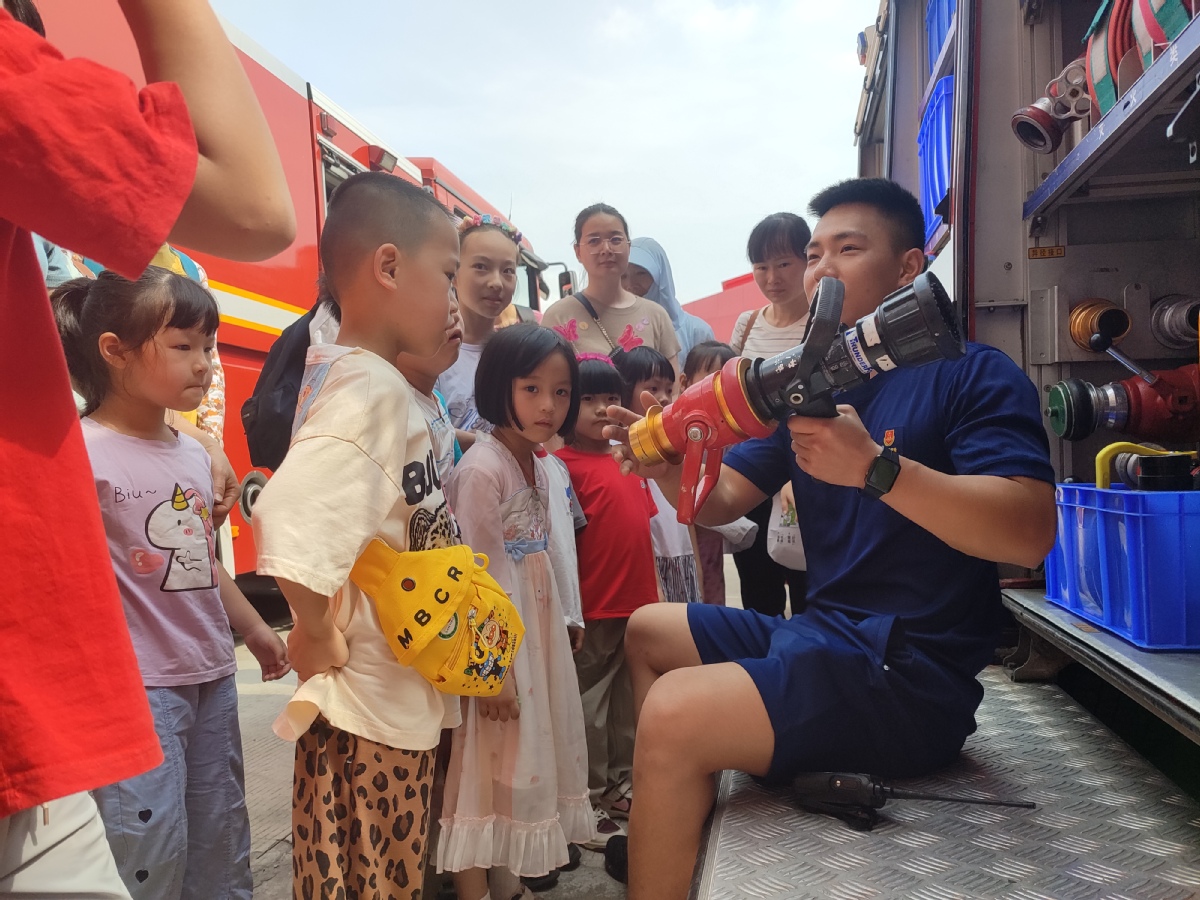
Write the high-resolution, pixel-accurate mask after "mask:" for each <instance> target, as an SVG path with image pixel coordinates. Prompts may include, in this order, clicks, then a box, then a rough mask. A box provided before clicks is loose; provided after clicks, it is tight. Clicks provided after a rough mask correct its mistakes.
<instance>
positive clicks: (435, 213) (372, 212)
mask: <svg viewBox="0 0 1200 900" xmlns="http://www.w3.org/2000/svg"><path fill="white" fill-rule="evenodd" d="M439 220H441V221H446V222H450V223H451V225H453V221H452V220H451V219H450V214H449V213H448V212H447V211H446V207H444V206H442V204H441V203H440V202H438V200H437V198H436V197H434V196H433V194H431V193H429V192H428V191H426V190H425V189H424V188H422V187H419V186H417V185H415V184H410V183H409V182H407V181H404V180H403V179H401V178H397V177H396V176H394V175H389V174H388V173H386V172H359V173H358V174H357V175H351V176H350V177H349V178H347V179H346V180H345V181H343V182H342V183H341V184H340V185H338V187H337V190H335V191H334V192H333V196H332V197H331V198H330V200H329V209H328V211H327V213H326V216H325V226H324V228H323V229H322V230H321V249H320V255H321V269H322V270H323V272H324V275H325V277H324V281H323V285H322V286H323V288H324V290H323V294H326V295H327V298H326V299H332V300H334V301H337V300H338V289H339V286H340V282H341V281H342V279H343V278H344V277H345V276H346V273H347V272H349V271H350V269H351V268H352V267H353V266H354V265H355V264H356V263H357V262H358V261H359V260H361V258H362V257H363V255H365V254H373V253H374V252H375V250H376V249H378V248H379V247H381V246H382V245H384V244H389V243H390V244H395V245H396V247H397V248H399V249H400V250H401V251H403V252H405V253H412V252H415V251H416V250H418V249H419V248H420V247H421V245H422V244H424V243H425V241H426V240H427V239H428V237H429V233H430V226H431V224H432V223H434V222H436V221H439Z"/></svg>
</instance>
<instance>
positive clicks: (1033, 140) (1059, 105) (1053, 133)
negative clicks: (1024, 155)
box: [1012, 57, 1092, 153]
mask: <svg viewBox="0 0 1200 900" xmlns="http://www.w3.org/2000/svg"><path fill="white" fill-rule="evenodd" d="M1091 111H1092V98H1091V96H1090V95H1089V94H1088V84H1087V62H1086V61H1085V60H1084V58H1083V57H1080V58H1079V59H1077V60H1074V61H1073V62H1070V63H1068V64H1067V67H1066V68H1065V69H1063V70H1062V72H1060V73H1059V76H1058V77H1057V78H1055V79H1054V80H1053V81H1051V82H1050V83H1049V84H1047V85H1046V96H1044V97H1041V98H1040V99H1038V100H1035V101H1034V102H1033V103H1031V104H1030V105H1029V106H1025V107H1022V108H1021V109H1018V110H1017V111H1016V112H1015V113H1013V117H1012V129H1013V134H1015V135H1016V136H1017V140H1018V141H1020V142H1021V143H1022V144H1024V145H1025V146H1026V147H1028V148H1029V149H1030V150H1032V151H1033V152H1034V153H1053V152H1054V151H1055V150H1057V149H1058V147H1059V145H1060V144H1061V143H1062V138H1063V133H1064V132H1065V131H1066V129H1067V128H1068V127H1069V126H1070V125H1071V124H1072V123H1073V122H1076V121H1078V120H1080V119H1083V118H1085V117H1086V116H1088V115H1090V114H1091Z"/></svg>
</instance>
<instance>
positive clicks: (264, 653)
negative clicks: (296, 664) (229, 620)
mask: <svg viewBox="0 0 1200 900" xmlns="http://www.w3.org/2000/svg"><path fill="white" fill-rule="evenodd" d="M242 640H244V641H245V642H246V649H247V650H249V651H250V652H251V653H253V654H254V658H255V659H257V660H258V664H259V665H260V666H261V667H262V680H263V681H277V680H279V679H280V678H282V677H283V676H284V675H286V674H287V673H288V672H290V671H292V664H291V662H290V661H289V660H288V650H287V645H286V644H284V642H283V640H282V638H280V637H279V635H277V634H276V633H275V629H273V628H272V627H271V626H270V625H268V624H266V623H265V622H264V623H263V624H262V627H260V628H254V629H252V630H251V631H250V633H249V634H247V635H243V636H242Z"/></svg>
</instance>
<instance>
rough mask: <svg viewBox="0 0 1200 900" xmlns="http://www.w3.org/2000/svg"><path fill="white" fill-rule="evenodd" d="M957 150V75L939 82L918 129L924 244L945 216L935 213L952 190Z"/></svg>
mask: <svg viewBox="0 0 1200 900" xmlns="http://www.w3.org/2000/svg"><path fill="white" fill-rule="evenodd" d="M953 149H954V76H953V75H947V76H946V77H945V78H943V79H941V80H940V81H938V83H937V84H936V85H934V87H933V91H932V93H930V95H929V104H928V105H927V106H926V107H925V114H924V115H923V116H922V117H921V129H920V131H918V132H917V157H918V159H919V161H920V168H921V211H922V212H923V213H925V243H926V244H928V243H929V242H930V241H931V240H933V236H934V235H935V234H936V233H937V230H938V228H940V227H941V225H942V217H941V216H939V215H938V214H937V213H935V212H934V209H936V208H937V205H938V204H939V203H941V202H942V198H943V197H945V196H946V194H948V193H949V192H950V155H951V152H952V151H953Z"/></svg>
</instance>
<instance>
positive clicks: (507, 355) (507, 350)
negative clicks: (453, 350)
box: [475, 323, 579, 438]
mask: <svg viewBox="0 0 1200 900" xmlns="http://www.w3.org/2000/svg"><path fill="white" fill-rule="evenodd" d="M552 353H561V354H562V356H563V358H564V359H566V361H567V366H568V368H569V369H570V371H571V405H570V407H569V408H568V409H567V418H566V419H564V420H563V423H562V427H560V428H559V429H558V434H559V436H560V437H564V438H565V437H566V436H567V435H569V434H570V433H571V432H572V431H573V430H574V429H575V420H576V419H578V418H579V363H578V362H577V361H576V360H575V351H574V350H572V349H571V345H570V344H568V343H567V342H566V340H565V339H564V338H563V336H562V335H560V334H559V333H558V332H557V331H554V330H553V329H551V328H543V327H542V326H541V325H534V324H533V323H528V324H522V325H510V326H508V327H507V328H502V329H500V330H499V331H497V332H496V333H495V334H494V335H492V337H491V338H490V339H489V340H488V342H487V345H486V346H485V347H484V348H483V353H481V354H480V355H479V368H478V369H476V370H475V408H476V409H478V410H479V414H480V415H481V416H483V417H484V418H485V419H487V420H488V421H489V422H491V423H492V424H493V425H495V426H497V427H501V428H518V429H521V430H524V428H525V426H524V425H522V424H521V420H520V419H518V418H517V413H516V410H514V409H513V399H512V394H513V390H512V386H513V382H514V381H516V380H517V379H518V378H524V377H526V376H527V375H529V374H530V373H531V372H532V371H533V370H534V369H536V368H537V367H538V366H540V365H541V364H542V361H543V360H544V359H546V357H548V356H549V355H550V354H552Z"/></svg>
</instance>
